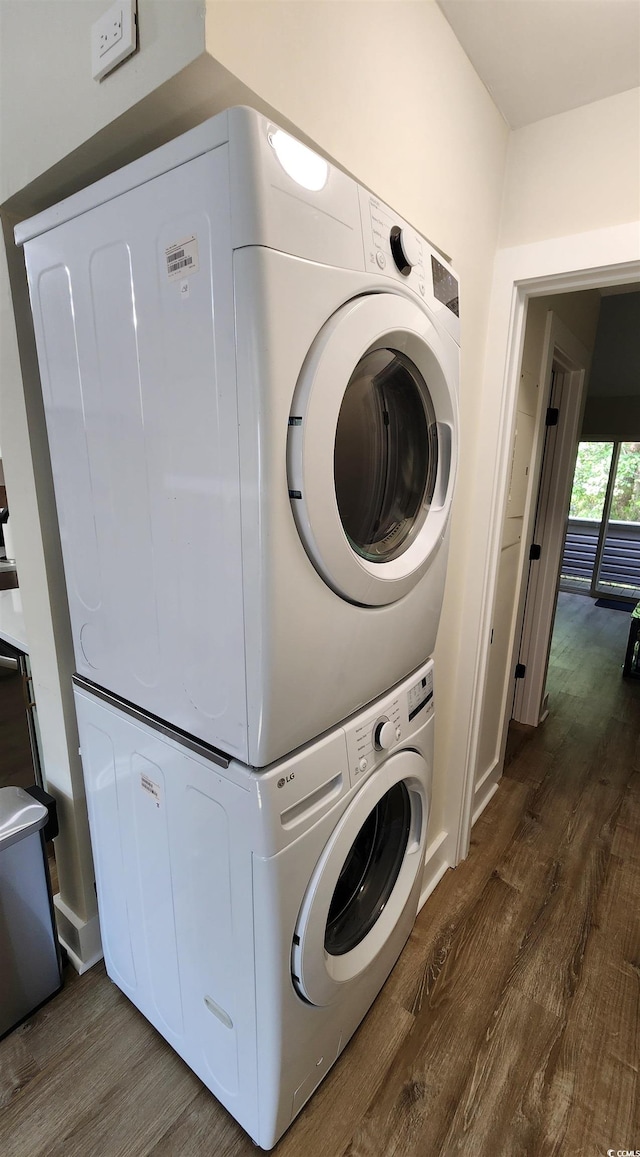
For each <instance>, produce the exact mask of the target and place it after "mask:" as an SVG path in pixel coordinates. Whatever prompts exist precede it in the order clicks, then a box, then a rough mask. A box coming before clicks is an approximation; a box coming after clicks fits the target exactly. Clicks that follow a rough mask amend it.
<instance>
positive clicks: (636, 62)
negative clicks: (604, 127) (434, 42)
mask: <svg viewBox="0 0 640 1157" xmlns="http://www.w3.org/2000/svg"><path fill="white" fill-rule="evenodd" d="M437 3H438V4H439V6H440V8H441V9H442V12H443V13H444V15H445V17H446V19H447V20H448V22H449V24H450V25H451V27H452V29H453V31H454V33H455V35H456V37H457V39H458V40H459V42H460V44H461V45H462V47H463V48H464V51H465V52H466V54H467V56H468V57H469V59H470V61H471V63H472V64H473V66H474V68H475V70H476V72H477V73H478V74H479V76H480V78H481V79H482V80H483V81H484V84H485V85H486V87H487V88H488V90H489V92H490V93H491V96H492V97H493V100H494V101H495V103H496V104H497V106H498V108H499V109H500V111H501V112H502V115H503V116H504V118H505V120H506V121H507V122H508V124H509V125H510V126H511V128H520V127H521V126H522V125H527V124H531V123H532V122H533V121H537V120H542V119H543V118H544V117H549V116H554V115H555V114H556V113H561V112H567V111H568V110H569V109H572V108H578V107H579V106H580V105H583V104H591V103H592V101H595V100H603V99H604V98H605V97H608V96H613V95H614V94H616V93H619V92H625V91H626V90H627V89H630V88H635V87H637V86H638V85H640V0H437Z"/></svg>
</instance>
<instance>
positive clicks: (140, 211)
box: [16, 108, 459, 767]
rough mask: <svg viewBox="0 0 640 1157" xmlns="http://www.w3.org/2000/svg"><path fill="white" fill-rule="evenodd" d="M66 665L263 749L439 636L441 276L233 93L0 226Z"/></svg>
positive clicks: (387, 218) (443, 502) (451, 463)
mask: <svg viewBox="0 0 640 1157" xmlns="http://www.w3.org/2000/svg"><path fill="white" fill-rule="evenodd" d="M16 237H17V239H18V241H20V242H24V243H25V253H26V260H27V268H28V273H29V282H30V291H31V301H32V308H33V315H34V323H35V332H36V339H37V346H38V357H39V362H40V369H41V377H42V385H43V392H44V399H45V409H46V415H47V424H48V431H49V440H50V448H51V461H52V467H53V475H54V482H55V489H56V500H57V504H58V512H59V520H60V529H61V536H62V547H63V555H64V563H65V571H66V577H67V588H68V596H69V604H70V612H71V623H72V629H73V637H74V645H75V659H76V665H77V670H78V672H79V674H81V675H82V676H84V677H85V678H87V679H90V680H91V681H92V682H93V683H95V684H96V685H97V686H98V687H102V688H106V689H108V690H109V691H111V692H113V693H115V694H117V695H119V696H120V697H121V698H123V699H124V700H126V701H128V702H131V703H133V704H135V705H137V706H140V707H141V708H142V709H143V710H145V711H147V712H150V713H152V714H154V715H156V716H157V717H158V718H160V719H163V720H166V721H167V722H169V723H170V724H171V725H172V726H175V727H178V728H180V729H182V730H183V731H185V732H186V733H188V734H190V735H193V736H196V737H197V738H199V739H201V740H203V741H205V742H206V743H209V744H211V745H213V746H215V747H216V748H218V749H219V750H221V751H223V752H224V753H226V754H227V755H230V756H235V757H237V758H239V759H241V760H242V761H243V762H245V763H247V764H250V765H252V766H256V767H261V766H265V765H267V764H268V763H270V762H273V761H274V760H275V759H276V758H279V757H280V756H282V755H284V754H286V753H287V752H290V751H293V750H294V749H295V748H296V747H298V746H299V745H301V744H303V743H305V742H307V741H309V740H310V739H312V738H313V737H314V736H316V735H319V734H321V733H322V732H323V731H325V730H326V729H327V728H329V727H331V726H333V725H334V724H336V723H338V722H339V721H340V720H341V719H344V718H346V717H347V716H348V715H349V714H350V713H351V712H353V711H355V710H357V709H358V708H359V707H360V706H362V705H364V704H366V703H368V702H371V700H372V699H374V698H375V697H376V695H379V694H381V693H382V692H384V691H385V690H386V689H387V688H388V687H391V686H393V684H394V683H396V682H397V681H398V680H399V679H401V678H403V677H404V676H405V675H406V674H407V673H408V672H409V671H411V670H413V669H415V668H416V667H417V666H418V664H419V663H421V662H423V661H424V660H425V659H426V658H427V657H428V656H429V655H430V654H431V652H432V651H433V647H434V644H435V639H436V631H437V627H438V620H439V617H440V611H441V605H442V599H443V592H444V582H445V570H446V558H447V543H448V525H449V513H450V508H451V501H452V495H453V487H454V478H455V473H456V461H457V390H458V368H459V367H458V363H459V318H458V282H457V279H456V276H455V274H454V273H453V271H452V269H451V268H450V266H449V265H448V264H447V262H446V261H445V260H444V259H443V258H442V257H441V255H440V254H438V253H437V252H436V251H435V250H434V249H433V248H432V247H431V246H430V245H428V244H427V242H426V241H425V240H424V239H423V238H421V237H420V236H419V235H418V234H417V233H416V232H415V231H414V230H413V229H412V228H411V227H410V226H409V225H408V224H407V223H406V222H405V221H403V220H402V219H401V218H400V217H398V215H397V214H396V213H394V212H393V211H392V210H391V209H389V208H388V207H387V206H385V205H384V204H382V203H381V202H380V201H379V200H378V199H377V198H376V197H374V196H372V195H371V194H370V193H369V192H367V191H366V190H365V189H363V188H361V187H360V186H359V185H358V184H357V183H356V182H355V181H354V180H352V179H351V178H349V177H348V176H346V175H345V174H344V173H343V172H341V171H340V170H339V169H337V168H335V167H334V166H331V165H329V164H327V162H325V161H324V160H323V159H322V158H321V157H319V156H317V155H316V154H315V153H312V152H310V151H309V150H308V149H306V148H304V147H303V146H301V145H300V144H299V143H298V142H296V141H295V140H293V138H292V137H290V136H287V134H283V133H282V132H281V131H280V130H278V129H277V128H276V126H274V125H273V124H271V123H270V122H269V121H267V120H266V119H265V118H263V117H262V116H260V115H258V114H257V113H256V112H254V111H252V110H250V109H244V108H235V109H231V110H229V111H228V112H227V113H224V114H221V115H220V116H218V117H215V118H214V119H212V120H210V121H208V122H206V123H205V124H202V125H201V126H199V127H198V128H196V129H193V130H192V131H191V132H189V133H187V134H186V135H185V136H183V137H181V138H179V139H178V140H176V141H173V142H172V143H170V144H168V145H166V146H164V147H163V148H161V149H159V150H157V151H156V152H153V153H151V154H149V155H148V156H146V157H143V158H142V159H141V160H139V161H136V162H135V163H133V164H131V165H129V166H128V167H127V168H125V169H123V170H121V171H119V172H117V173H114V174H112V175H111V176H109V177H107V178H105V179H104V180H102V181H100V182H98V183H97V184H96V185H93V186H92V187H91V188H88V189H86V190H84V191H82V192H80V193H78V194H76V195H75V196H73V197H71V198H69V199H68V200H67V201H64V202H62V203H61V204H60V205H58V206H56V207H54V208H52V209H49V210H47V211H46V212H44V213H42V214H40V215H39V216H37V217H34V218H32V219H31V220H30V221H28V222H24V223H23V224H21V225H20V226H19V227H18V229H17V230H16Z"/></svg>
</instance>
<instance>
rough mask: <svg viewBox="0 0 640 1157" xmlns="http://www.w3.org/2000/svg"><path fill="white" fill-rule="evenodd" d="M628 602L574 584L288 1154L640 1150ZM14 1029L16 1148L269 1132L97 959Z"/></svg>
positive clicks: (232, 1142) (1, 1092)
mask: <svg viewBox="0 0 640 1157" xmlns="http://www.w3.org/2000/svg"><path fill="white" fill-rule="evenodd" d="M628 626H629V619H628V615H625V614H623V613H621V612H619V611H613V610H606V609H603V608H596V607H595V606H594V604H593V603H592V601H591V600H590V599H587V598H584V597H583V596H580V595H571V594H563V595H561V596H560V606H559V615H558V619H557V625H556V631H555V634H554V642H553V648H552V658H551V667H550V676H549V694H550V714H549V717H548V718H547V720H546V721H545V723H544V724H543V725H542V726H541V727H539V728H537V729H533V728H525V727H521V726H519V725H514V726H513V727H512V730H511V734H510V739H509V746H508V752H507V761H506V767H505V775H504V778H503V779H502V781H501V784H500V787H499V790H498V792H497V793H496V795H495V796H494V798H493V799H492V801H491V803H490V804H489V807H488V808H487V809H486V811H485V812H484V814H483V815H482V816H481V818H480V820H479V821H478V823H477V824H476V826H475V828H474V831H473V838H472V846H471V852H470V855H469V858H468V859H467V860H466V861H465V862H464V863H463V864H461V865H460V866H459V867H458V868H457V869H456V870H455V871H450V872H448V873H447V874H446V876H445V878H444V879H443V880H442V882H441V883H440V885H439V886H438V888H437V889H436V892H435V893H434V895H433V896H432V897H431V898H430V899H429V901H428V902H427V904H426V905H425V907H424V909H423V910H422V912H421V913H420V916H419V918H418V921H417V923H416V926H415V929H414V932H413V934H412V936H411V938H410V940H409V942H408V944H407V946H406V948H405V951H404V953H403V954H402V957H401V959H400V961H399V962H398V964H397V966H396V968H395V969H394V971H393V973H392V975H391V977H390V978H389V980H388V982H387V984H386V985H385V988H384V990H383V992H382V993H381V994H380V996H379V998H378V1000H377V1001H376V1003H375V1005H374V1006H373V1008H372V1010H371V1012H370V1013H369V1015H368V1017H367V1018H366V1020H365V1022H364V1023H363V1025H362V1026H361V1028H360V1029H359V1031H358V1032H357V1034H356V1035H355V1037H354V1038H353V1040H352V1041H351V1043H350V1044H349V1046H348V1047H347V1049H346V1050H345V1052H344V1053H343V1055H342V1057H341V1058H340V1060H339V1061H338V1063H337V1064H336V1066H335V1067H334V1069H333V1070H332V1071H331V1073H330V1074H329V1076H328V1077H327V1079H326V1080H325V1082H324V1083H323V1085H322V1086H321V1088H320V1089H319V1090H318V1092H317V1093H316V1095H315V1096H314V1097H313V1098H312V1100H311V1101H310V1102H309V1104H308V1105H307V1107H306V1109H305V1110H304V1111H303V1113H302V1115H301V1116H300V1117H299V1118H298V1120H297V1121H296V1122H295V1123H294V1124H293V1126H292V1127H291V1129H290V1130H289V1132H288V1133H287V1135H286V1136H285V1137H284V1138H283V1140H282V1141H281V1142H280V1144H279V1146H278V1148H277V1150H276V1152H277V1154H278V1157H300V1155H302V1154H304V1157H453V1155H455V1154H463V1155H467V1154H468V1155H472V1154H473V1157H554V1155H556V1154H557V1155H563V1157H564V1155H565V1154H566V1155H569V1154H571V1155H574V1154H575V1155H576V1157H602V1155H603V1154H605V1153H606V1151H607V1149H610V1148H613V1149H631V1148H634V1147H638V1146H640V1119H639V1111H638V1103H639V1100H640V1097H639V1092H640V1090H639V1088H638V1040H639V1029H640V917H639V913H640V843H639V835H640V742H639V739H640V726H639V725H640V680H638V681H635V682H631V681H627V680H623V679H622V677H621V667H622V661H623V658H624V652H625V644H626V636H627V631H628ZM67 977H68V982H67V984H66V986H65V988H64V990H63V992H62V993H61V994H60V995H59V996H58V997H57V998H56V999H55V1000H54V1001H52V1002H51V1003H50V1004H49V1005H47V1006H45V1007H44V1008H43V1009H41V1010H40V1012H39V1013H37V1014H36V1015H35V1016H34V1017H33V1018H32V1019H31V1020H30V1021H29V1022H27V1023H26V1024H25V1025H23V1026H22V1027H21V1028H19V1029H18V1030H16V1031H15V1032H14V1033H12V1034H11V1035H10V1036H9V1037H7V1038H6V1039H5V1040H4V1041H3V1042H0V1153H2V1154H3V1157H45V1155H46V1157H62V1155H63V1154H64V1157H93V1155H94V1154H95V1157H125V1155H126V1157H247V1155H248V1154H252V1153H254V1152H255V1147H254V1146H253V1144H252V1143H251V1141H249V1139H248V1138H247V1137H246V1135H245V1134H244V1133H243V1132H242V1130H241V1129H240V1128H239V1126H237V1125H236V1123H235V1122H234V1121H233V1120H232V1119H231V1118H230V1117H229V1115H228V1114H227V1113H226V1112H225V1111H224V1110H223V1109H222V1108H221V1107H220V1106H219V1105H218V1104H217V1103H216V1101H215V1100H214V1098H213V1097H212V1096H211V1095H210V1094H209V1093H208V1092H207V1090H206V1089H204V1088H203V1086H202V1085H201V1084H200V1082H199V1081H198V1079H197V1078H196V1077H195V1076H194V1075H193V1074H192V1073H191V1072H190V1071H189V1070H188V1069H187V1068H186V1067H185V1065H184V1064H183V1063H182V1062H181V1061H180V1060H179V1058H178V1057H177V1056H175V1054H174V1053H173V1052H172V1051H171V1049H170V1048H169V1047H168V1045H166V1044H165V1043H164V1042H163V1040H162V1039H161V1038H160V1037H159V1036H158V1035H157V1034H156V1033H155V1032H154V1030H153V1029H152V1028H151V1027H150V1026H149V1025H148V1024H147V1023H146V1021H145V1020H144V1019H143V1018H142V1017H141V1016H140V1015H139V1014H138V1013H137V1011H136V1010H135V1009H134V1008H133V1007H132V1006H131V1005H130V1004H129V1003H128V1001H127V1000H126V999H125V998H124V997H123V996H122V995H121V994H120V993H119V992H118V990H117V989H116V988H115V987H114V986H113V985H111V983H110V982H109V981H108V980H107V978H106V976H105V975H104V971H103V969H102V968H101V967H97V968H94V969H92V970H91V972H89V973H87V974H86V975H85V976H83V977H77V976H76V975H75V974H74V973H72V972H68V973H67Z"/></svg>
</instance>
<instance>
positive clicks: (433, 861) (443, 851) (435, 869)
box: [418, 832, 454, 911]
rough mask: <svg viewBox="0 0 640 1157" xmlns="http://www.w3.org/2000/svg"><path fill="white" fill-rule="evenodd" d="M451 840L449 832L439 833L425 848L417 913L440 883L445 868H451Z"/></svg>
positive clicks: (452, 861)
mask: <svg viewBox="0 0 640 1157" xmlns="http://www.w3.org/2000/svg"><path fill="white" fill-rule="evenodd" d="M451 844H452V840H451V833H450V832H439V833H438V835H437V836H436V837H435V839H434V840H432V841H431V843H430V844H429V846H428V847H427V851H426V854H425V864H424V869H423V872H422V888H421V891H420V901H419V903H418V911H420V909H421V908H422V905H423V904H424V903H425V902H426V901H427V900H428V898H429V896H430V895H431V893H432V892H433V890H434V888H436V887H437V885H438V884H439V883H440V881H441V879H442V877H443V876H444V874H445V872H446V870H447V868H451V867H453V863H454V860H453V852H452V847H451Z"/></svg>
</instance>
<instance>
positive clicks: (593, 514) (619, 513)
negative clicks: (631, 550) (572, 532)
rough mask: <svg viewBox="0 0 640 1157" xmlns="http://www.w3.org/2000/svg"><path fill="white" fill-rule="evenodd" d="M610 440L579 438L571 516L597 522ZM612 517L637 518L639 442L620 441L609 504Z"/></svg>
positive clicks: (639, 511)
mask: <svg viewBox="0 0 640 1157" xmlns="http://www.w3.org/2000/svg"><path fill="white" fill-rule="evenodd" d="M613 446H614V444H613V442H581V443H580V445H579V447H578V458H577V461H576V469H575V474H574V476H573V490H572V492H571V508H570V511H569V517H570V518H587V519H590V520H593V521H595V522H599V521H600V519H601V518H602V508H603V506H604V499H605V494H606V490H607V481H608V478H609V470H610V468H611V456H612V454H613ZM611 518H612V519H614V520H615V521H620V522H640V442H622V443H621V445H620V455H619V458H618V469H617V471H616V481H615V486H614V490H613V502H612V504H611Z"/></svg>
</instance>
